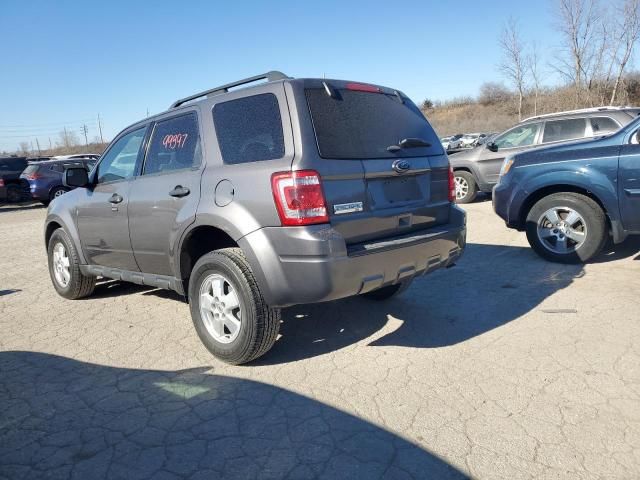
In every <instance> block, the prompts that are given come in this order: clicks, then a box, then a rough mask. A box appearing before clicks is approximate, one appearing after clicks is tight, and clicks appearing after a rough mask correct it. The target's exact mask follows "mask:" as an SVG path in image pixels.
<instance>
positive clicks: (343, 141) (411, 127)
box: [305, 88, 444, 159]
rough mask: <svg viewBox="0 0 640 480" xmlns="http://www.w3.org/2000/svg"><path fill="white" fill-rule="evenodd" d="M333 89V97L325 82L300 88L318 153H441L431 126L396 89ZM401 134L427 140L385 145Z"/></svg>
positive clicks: (379, 155)
mask: <svg viewBox="0 0 640 480" xmlns="http://www.w3.org/2000/svg"><path fill="white" fill-rule="evenodd" d="M334 91H335V92H336V95H335V98H332V97H330V96H329V95H327V93H326V91H325V90H324V88H308V89H306V90H305V92H306V96H307V103H308V105H309V111H310V112H311V118H312V120H313V128H314V130H315V133H316V141H317V143H318V151H319V153H320V156H321V157H323V158H344V159H367V158H397V157H421V156H426V155H441V154H443V153H444V152H443V150H442V145H441V144H440V140H439V139H438V137H437V136H436V134H435V132H434V131H433V128H431V125H429V122H427V120H426V118H425V117H424V115H423V114H422V112H420V110H419V109H418V107H416V106H415V105H414V104H413V103H412V102H411V101H410V100H408V99H406V98H405V99H404V103H402V102H401V101H400V100H399V99H398V97H397V96H396V95H389V94H385V93H371V92H362V91H355V90H346V89H337V90H334ZM405 138H420V139H422V140H425V141H427V142H429V143H430V144H431V146H430V147H419V148H407V149H403V150H399V151H397V152H389V151H387V148H388V147H389V146H391V145H397V144H398V142H400V141H402V140H403V139H405Z"/></svg>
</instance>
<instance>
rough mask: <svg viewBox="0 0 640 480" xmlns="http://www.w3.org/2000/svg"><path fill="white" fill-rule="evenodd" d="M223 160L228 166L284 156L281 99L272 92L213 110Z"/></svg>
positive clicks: (223, 104)
mask: <svg viewBox="0 0 640 480" xmlns="http://www.w3.org/2000/svg"><path fill="white" fill-rule="evenodd" d="M213 122H214V124H215V127H216V134H217V136H218V143H219V145H220V150H221V151H222V160H223V161H224V163H227V164H236V163H247V162H259V161H261V160H274V159H276V158H282V157H283V156H284V134H283V132H282V119H281V117H280V108H279V107H278V99H277V98H276V96H275V95H273V94H272V93H265V94H261V95H253V96H251V97H245V98H239V99H237V100H230V101H228V102H224V103H218V104H217V105H215V106H214V107H213Z"/></svg>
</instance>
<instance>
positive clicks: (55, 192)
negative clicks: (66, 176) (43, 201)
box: [49, 187, 69, 202]
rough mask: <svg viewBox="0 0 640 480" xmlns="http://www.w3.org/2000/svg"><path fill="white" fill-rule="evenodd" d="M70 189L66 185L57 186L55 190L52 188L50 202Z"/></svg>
mask: <svg viewBox="0 0 640 480" xmlns="http://www.w3.org/2000/svg"><path fill="white" fill-rule="evenodd" d="M68 191H69V189H68V188H65V187H56V188H54V189H53V190H51V192H49V202H53V199H54V198H56V197H58V196H60V195H64V194H65V193H67V192H68Z"/></svg>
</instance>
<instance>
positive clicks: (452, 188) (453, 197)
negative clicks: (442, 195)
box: [449, 166, 456, 202]
mask: <svg viewBox="0 0 640 480" xmlns="http://www.w3.org/2000/svg"><path fill="white" fill-rule="evenodd" d="M449 201H450V202H455V201H456V180H455V175H454V174H453V168H451V166H449Z"/></svg>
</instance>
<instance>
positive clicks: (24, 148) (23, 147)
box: [19, 142, 31, 157]
mask: <svg viewBox="0 0 640 480" xmlns="http://www.w3.org/2000/svg"><path fill="white" fill-rule="evenodd" d="M19 147H20V150H19V152H20V155H23V156H25V157H26V156H28V155H30V154H31V149H30V148H29V142H20V144H19Z"/></svg>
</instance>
